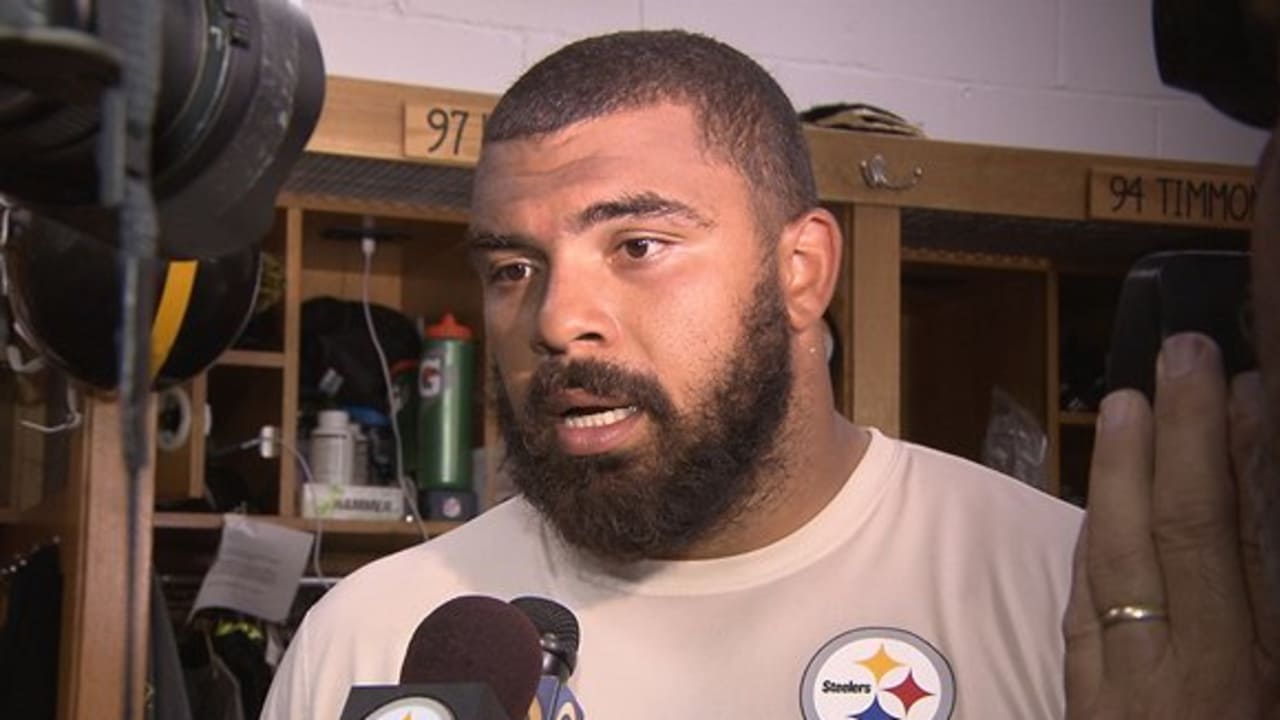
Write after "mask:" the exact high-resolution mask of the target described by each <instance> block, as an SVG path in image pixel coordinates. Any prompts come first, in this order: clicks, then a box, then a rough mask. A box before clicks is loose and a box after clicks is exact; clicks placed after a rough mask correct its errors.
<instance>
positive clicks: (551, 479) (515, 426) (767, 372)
mask: <svg viewBox="0 0 1280 720" xmlns="http://www.w3.org/2000/svg"><path fill="white" fill-rule="evenodd" d="M741 327H742V332H741V335H740V337H739V339H738V341H737V342H736V343H735V347H734V351H733V355H732V356H731V357H730V358H729V360H728V362H726V363H725V366H724V367H723V369H722V370H721V371H720V372H718V373H716V376H715V377H714V378H713V380H712V381H711V382H710V383H709V390H708V392H707V393H706V396H705V398H704V399H703V400H702V401H701V402H700V403H698V405H697V406H696V407H694V408H693V409H692V410H690V411H689V412H687V413H684V414H680V413H678V412H677V411H676V409H675V408H674V406H673V404H672V402H671V400H670V397H669V395H668V394H667V392H666V391H665V390H664V389H663V387H662V385H661V383H660V382H659V381H658V379H657V378H656V377H653V376H649V375H643V374H639V373H635V372H632V371H630V370H628V369H626V368H622V367H619V366H617V365H614V364H611V363H607V362H603V361H596V360H579V361H572V362H567V363H565V362H559V361H548V362H547V363H546V364H544V365H542V366H541V367H539V368H538V369H537V370H536V371H535V373H534V376H533V378H532V379H531V382H530V387H529V392H528V397H527V398H526V400H525V405H524V408H523V410H524V412H523V415H517V413H516V410H515V408H514V406H513V405H512V402H511V398H510V396H509V395H508V394H507V391H506V388H505V387H504V385H503V383H502V381H501V377H500V372H499V373H496V374H498V377H495V378H494V382H493V387H495V388H496V389H497V391H496V394H497V398H496V400H497V410H498V421H499V426H500V428H501V430H502V434H503V437H504V439H505V441H506V446H507V450H506V451H507V470H508V471H509V472H510V473H511V477H512V480H513V482H514V484H515V485H516V487H518V488H519V489H520V490H521V491H522V492H523V493H524V496H525V497H526V498H527V499H528V500H529V502H530V503H531V504H533V506H534V507H536V508H537V509H538V510H539V511H541V513H542V514H543V515H544V516H545V517H546V518H547V519H548V520H549V521H550V522H551V524H552V526H553V527H555V528H556V530H557V531H558V532H559V533H560V535H561V536H562V537H563V538H564V539H565V540H566V541H567V542H568V543H569V544H571V545H573V546H576V547H577V548H579V549H581V550H585V551H587V552H588V553H591V554H593V555H595V556H597V557H599V558H601V559H604V560H607V561H615V562H630V561H634V560H639V559H644V558H670V557H678V556H680V555H681V554H682V553H683V552H684V551H686V550H687V549H688V548H690V547H691V546H692V545H693V544H695V543H697V542H698V541H700V540H703V539H705V538H707V537H709V536H712V535H713V534H715V533H716V531H717V530H719V529H721V528H723V527H725V526H726V525H728V524H730V523H732V522H733V521H734V519H735V518H737V517H738V516H740V515H741V514H742V513H744V512H746V511H747V509H748V508H752V507H754V506H756V505H758V504H760V502H762V501H763V499H764V498H765V497H766V496H767V495H768V493H769V492H770V491H771V490H772V489H773V488H771V487H766V486H765V483H764V482H763V478H764V477H766V476H768V475H769V474H770V473H772V472H775V471H777V470H780V469H781V468H782V467H783V458H782V457H781V453H779V452H777V449H778V448H779V447H780V440H781V438H780V434H781V428H782V425H783V423H784V421H785V419H786V416H787V412H788V409H789V407H790V399H791V389H792V384H793V376H792V371H791V353H790V328H789V327H788V323H787V313H786V308H785V306H784V304H783V302H782V295H781V289H780V288H779V286H778V281H777V274H776V273H773V272H766V273H765V274H764V278H763V279H762V281H761V282H760V283H759V284H758V285H757V286H756V288H755V290H754V292H753V297H752V302H751V304H750V307H748V308H747V309H746V313H745V314H744V317H743V320H742V322H741ZM565 388H581V389H584V390H586V391H588V392H591V393H594V394H599V395H607V396H609V397H611V398H618V399H621V400H623V401H624V402H626V403H628V404H633V405H635V406H636V407H637V408H638V409H639V410H640V412H642V413H645V414H647V415H648V418H649V420H650V421H651V423H652V425H653V427H654V428H656V441H655V442H654V443H653V444H652V445H650V446H648V447H646V448H643V449H641V450H636V451H632V452H627V453H609V454H603V455H593V456H575V455H569V454H566V453H564V452H562V451H561V450H560V449H559V447H558V445H557V443H556V436H555V430H554V427H553V426H554V424H555V423H556V422H557V421H558V420H559V419H560V418H559V416H557V415H555V414H553V413H552V412H551V411H550V410H548V409H547V398H548V397H550V396H552V395H553V394H554V393H555V392H558V391H560V390H563V389H565Z"/></svg>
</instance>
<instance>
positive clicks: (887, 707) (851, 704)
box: [800, 627, 956, 720]
mask: <svg viewBox="0 0 1280 720" xmlns="http://www.w3.org/2000/svg"><path fill="white" fill-rule="evenodd" d="M955 698H956V682H955V676H954V675H953V674H952V672H951V665H950V664H948V663H947V660H946V658H944V657H943V656H942V653H940V652H938V650H937V648H935V647H933V646H932V645H930V644H929V643H928V642H926V641H925V640H924V639H923V638H921V637H919V636H918V635H915V634H913V633H910V632H907V631H906V630H899V629H897V628H883V627H873V628H859V629H857V630H850V631H849V632H847V633H843V634H841V635H838V636H836V637H835V638H832V639H831V640H830V641H829V642H827V644H826V645H823V646H822V649H820V650H818V653H817V654H816V655H814V656H813V659H812V660H810V661H809V666H808V667H807V668H805V671H804V679H803V680H801V682H800V707H801V709H802V710H803V712H804V718H805V720H836V719H837V718H839V719H840V720H946V718H949V717H951V711H952V709H953V708H954V707H955Z"/></svg>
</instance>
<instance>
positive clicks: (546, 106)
mask: <svg viewBox="0 0 1280 720" xmlns="http://www.w3.org/2000/svg"><path fill="white" fill-rule="evenodd" d="M662 102H674V103H678V104H685V105H688V106H690V107H691V108H692V109H693V111H694V115H695V117H696V119H697V122H698V124H699V127H700V129H701V132H702V136H703V141H704V143H705V145H706V148H707V150H708V151H709V152H710V153H711V154H712V155H714V156H717V157H718V158H720V159H722V160H724V161H725V162H726V163H728V164H729V166H730V167H733V168H734V169H736V170H737V171H738V172H739V173H741V175H742V176H743V177H744V178H745V179H746V181H747V185H748V187H749V188H750V189H751V191H752V192H753V193H754V195H755V196H756V199H757V203H758V205H759V206H760V208H759V209H760V210H761V211H762V212H761V213H760V215H761V218H762V219H763V220H765V221H766V222H769V221H770V220H771V221H772V223H776V225H775V227H780V226H781V225H782V224H783V223H785V222H787V221H790V220H792V219H795V218H796V217H799V216H800V215H801V214H802V213H804V212H807V211H808V210H811V209H813V208H814V207H815V206H816V205H817V203H818V200H817V196H818V193H817V188H816V185H815V182H814V178H813V166H812V165H811V164H810V161H809V151H808V146H807V145H806V143H805V140H804V133H803V131H802V130H801V127H800V122H799V119H798V117H797V116H796V112H795V108H794V107H793V106H792V105H791V101H790V100H789V99H788V98H787V96H786V93H784V92H783V91H782V88H781V87H779V86H778V83H777V81H775V80H774V79H773V77H771V76H770V75H769V73H768V72H767V71H766V70H765V69H764V68H763V67H761V66H760V65H759V64H757V63H756V62H755V61H754V60H752V59H751V58H749V57H747V56H746V55H744V54H743V53H741V52H739V51H738V50H735V49H734V48H732V47H729V46H728V45H726V44H724V43H722V42H720V41H718V40H715V39H712V38H710V37H707V36H705V35H699V34H696V33H690V32H685V31H681V30H633V31H625V32H618V33H612V34H609V35H601V36H597V37H592V38H587V39H585V40H579V41H577V42H574V43H571V44H569V45H566V46H565V47H563V48H561V49H560V50H558V51H556V52H555V53H552V54H551V55H549V56H547V57H546V58H544V59H543V60H541V61H540V62H538V63H537V64H535V65H534V66H533V67H531V68H529V70H528V71H527V72H525V73H524V75H522V76H521V77H520V79H518V80H517V81H516V82H515V84H513V85H512V86H511V88H510V89H509V90H507V92H506V93H505V94H503V96H502V98H501V99H500V100H499V101H498V104H497V107H495V108H494V110H493V113H492V114H491V115H490V116H489V118H488V119H487V120H486V122H485V129H484V142H485V143H492V142H501V141H503V140H518V139H526V138H535V137H538V136H541V135H545V134H548V133H552V132H556V131H558V130H561V129H563V128H565V127H568V126H569V125H572V124H574V123H577V122H581V121H583V120H590V119H593V118H598V117H602V116H605V115H608V114H611V113H615V112H619V111H623V110H631V109H637V108H641V107H646V106H649V105H654V104H658V103H662ZM772 223H771V224H772Z"/></svg>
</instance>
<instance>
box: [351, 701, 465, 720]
mask: <svg viewBox="0 0 1280 720" xmlns="http://www.w3.org/2000/svg"><path fill="white" fill-rule="evenodd" d="M369 720H455V718H454V716H453V713H452V712H449V708H447V707H445V706H444V705H442V704H440V703H439V702H437V701H435V700H433V699H431V698H429V697H405V698H400V699H399V700H393V701H392V702H389V703H387V704H386V705H383V706H382V707H380V708H378V709H376V710H374V711H373V712H372V713H371V714H370V715H369Z"/></svg>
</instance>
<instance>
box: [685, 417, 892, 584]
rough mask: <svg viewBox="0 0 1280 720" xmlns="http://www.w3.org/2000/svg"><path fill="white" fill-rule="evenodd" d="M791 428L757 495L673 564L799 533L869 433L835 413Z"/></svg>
mask: <svg viewBox="0 0 1280 720" xmlns="http://www.w3.org/2000/svg"><path fill="white" fill-rule="evenodd" d="M799 425H801V427H792V428H791V430H792V432H791V434H790V442H788V443H786V445H787V446H786V447H781V448H779V451H780V452H783V453H788V454H789V455H788V457H787V458H786V460H787V462H785V463H779V464H778V465H779V469H778V470H777V471H776V472H774V473H771V474H770V475H768V476H766V477H762V478H760V492H759V493H758V494H757V495H756V497H754V498H752V499H751V500H749V501H748V502H747V504H746V505H745V506H744V507H743V508H740V509H739V510H738V511H737V512H735V513H734V514H733V517H732V518H731V519H730V520H729V521H728V522H727V523H726V524H725V526H724V527H722V528H720V529H719V530H718V531H717V532H715V533H713V534H712V535H711V536H710V537H707V538H706V539H704V540H701V541H699V542H697V543H695V544H694V545H692V546H691V547H690V548H688V550H687V551H686V552H683V553H681V554H680V555H679V557H675V558H668V559H672V560H708V559H713V558H720V557H728V556H731V555H740V554H742V553H746V552H750V551H752V550H757V549H759V548H762V547H765V546H767V545H771V544H772V543H774V542H777V541H778V540H781V539H782V538H784V537H786V536H788V535H790V534H791V533H793V532H795V531H796V530H799V529H800V528H801V527H803V526H804V525H805V524H806V523H808V522H809V521H810V520H812V519H813V518H814V517H816V516H817V515H818V513H820V512H821V511H822V509H823V508H825V507H826V506H827V504H828V503H830V502H831V500H832V499H833V498H834V497H835V496H836V495H837V494H838V493H839V492H840V490H841V488H843V487H844V484H845V482H846V481H848V480H849V478H850V476H851V475H852V474H853V471H854V469H855V468H856V467H857V466H858V463H859V462H860V461H861V460H862V456H863V455H864V454H865V453H866V450H867V446H868V445H869V444H870V442H871V433H870V432H869V431H868V430H867V429H865V428H861V427H858V426H855V425H853V424H852V423H850V422H849V421H848V420H846V419H845V418H844V417H843V416H841V415H840V414H839V413H837V412H835V411H834V410H831V411H830V414H829V415H827V416H826V417H822V418H812V422H807V423H799Z"/></svg>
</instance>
